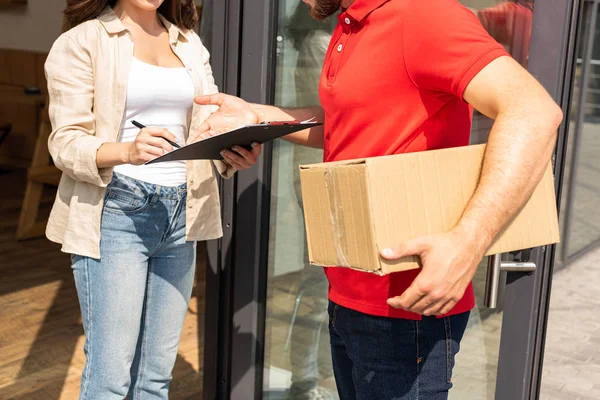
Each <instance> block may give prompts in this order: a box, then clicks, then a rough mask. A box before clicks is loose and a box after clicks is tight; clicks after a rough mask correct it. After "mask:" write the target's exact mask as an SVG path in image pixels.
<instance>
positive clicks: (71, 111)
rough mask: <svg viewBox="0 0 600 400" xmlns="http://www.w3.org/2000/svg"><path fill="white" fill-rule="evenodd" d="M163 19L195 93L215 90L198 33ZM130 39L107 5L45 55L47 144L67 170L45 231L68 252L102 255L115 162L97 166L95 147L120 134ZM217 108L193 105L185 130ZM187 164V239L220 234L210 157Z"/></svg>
mask: <svg viewBox="0 0 600 400" xmlns="http://www.w3.org/2000/svg"><path fill="white" fill-rule="evenodd" d="M161 19H162V20H163V23H164V24H165V26H166V27H167V29H168V31H169V39H170V44H171V48H172V49H173V51H174V52H175V54H176V55H177V56H178V57H179V58H180V59H181V61H182V63H183V64H184V66H185V68H186V69H187V70H188V72H189V74H190V76H191V78H192V80H193V82H194V88H195V89H194V90H195V94H196V95H201V94H212V93H216V92H217V91H218V89H217V87H216V86H215V84H214V79H213V76H212V70H211V68H210V64H209V54H208V51H207V50H206V48H205V47H204V46H203V45H202V43H201V41H200V38H199V37H198V35H196V34H195V33H194V32H191V31H183V30H181V29H179V28H178V27H177V26H176V25H174V24H171V23H170V22H168V21H167V20H165V19H164V18H162V17H161ZM133 46H134V44H133V39H132V35H131V33H130V32H129V31H128V30H127V28H126V27H125V26H124V25H123V23H122V22H121V21H120V20H119V18H118V17H117V16H116V15H115V13H114V12H113V11H112V9H111V8H110V7H107V8H106V9H105V10H104V11H103V12H102V14H101V15H100V16H99V17H98V18H96V19H93V20H91V21H87V22H84V23H82V24H81V25H79V26H77V27H75V28H73V29H71V30H70V31H68V32H66V33H64V34H62V35H61V36H60V37H59V38H58V39H57V40H56V42H55V43H54V45H53V46H52V49H51V50H50V54H49V55H48V59H47V61H46V77H47V79H48V93H49V98H50V102H49V113H50V120H51V122H52V134H51V135H50V139H49V141H48V147H49V150H50V154H51V155H52V159H53V160H54V163H55V164H56V166H57V167H58V168H59V169H60V170H61V171H62V172H63V174H62V177H61V180H60V184H59V187H58V193H57V196H56V200H55V203H54V206H53V208H52V213H51V214H50V219H49V221H48V226H47V228H46V235H47V237H48V238H49V239H50V240H52V241H54V242H57V243H62V251H64V252H66V253H71V254H78V255H83V256H88V257H93V258H100V220H101V216H102V208H103V205H104V195H105V192H106V186H107V185H108V184H109V183H110V181H111V179H112V168H102V169H99V168H98V167H97V165H96V152H97V151H98V148H99V147H100V146H101V145H102V144H103V143H105V142H116V141H117V140H118V135H119V131H120V127H121V123H122V120H123V116H124V112H125V101H126V97H127V81H128V74H129V69H130V64H131V61H132V59H133ZM212 111H213V109H212V108H211V107H205V106H203V107H201V106H198V105H194V108H193V112H192V116H191V120H190V121H189V126H188V127H187V128H188V129H186V134H187V132H189V130H191V129H194V127H197V126H198V125H200V124H201V123H202V122H203V121H204V120H205V119H206V118H207V117H208V116H209V115H210V113H211V112H212ZM214 164H215V165H216V167H217V170H218V171H219V173H220V174H221V175H223V176H224V177H226V178H228V177H230V176H231V175H232V174H233V173H234V172H235V170H233V168H231V167H230V166H228V165H227V164H225V163H223V162H220V161H215V163H214ZM187 167H188V168H187V184H188V196H187V209H186V234H187V240H209V239H216V238H219V237H221V236H222V234H223V228H222V225H221V207H220V204H219V194H218V188H217V180H216V177H215V174H214V170H213V164H212V163H211V162H210V161H188V164H187Z"/></svg>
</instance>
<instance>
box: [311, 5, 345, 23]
mask: <svg viewBox="0 0 600 400" xmlns="http://www.w3.org/2000/svg"><path fill="white" fill-rule="evenodd" d="M302 1H304V2H305V3H306V0H302ZM317 1H318V0H317ZM307 4H308V3H307ZM340 7H341V4H340V2H337V3H336V4H330V5H327V6H323V5H318V4H317V5H315V6H310V16H311V17H313V18H314V19H316V20H318V21H323V20H324V19H327V18H328V17H330V16H332V15H333V14H335V13H336V12H338V11H339V9H340Z"/></svg>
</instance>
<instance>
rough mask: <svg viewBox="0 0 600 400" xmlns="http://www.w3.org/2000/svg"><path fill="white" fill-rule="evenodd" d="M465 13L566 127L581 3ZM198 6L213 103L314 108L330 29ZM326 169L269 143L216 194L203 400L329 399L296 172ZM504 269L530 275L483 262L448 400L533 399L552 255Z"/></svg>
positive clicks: (491, 5) (265, 0)
mask: <svg viewBox="0 0 600 400" xmlns="http://www.w3.org/2000/svg"><path fill="white" fill-rule="evenodd" d="M462 2H463V4H464V5H465V6H467V7H469V8H470V9H471V10H472V11H473V12H474V13H475V14H476V15H477V16H478V17H479V19H480V21H481V22H482V24H483V25H484V26H485V27H486V29H488V31H489V32H490V34H491V35H492V36H494V37H495V38H496V39H497V40H498V41H499V42H500V43H502V44H503V45H504V46H505V47H506V48H507V50H508V51H509V52H510V54H511V55H512V56H513V57H514V58H515V59H516V60H517V61H518V62H520V63H521V64H522V65H523V66H526V67H527V68H528V69H529V71H530V72H531V73H532V74H533V75H534V76H535V77H536V78H537V79H538V80H539V81H540V82H541V83H542V84H543V85H544V87H545V88H546V89H547V90H548V91H549V93H550V94H551V95H552V96H553V98H554V99H556V100H557V102H558V103H559V104H561V105H563V111H564V113H565V120H567V121H568V120H569V107H568V104H570V96H571V87H570V84H571V82H572V80H571V76H572V75H573V73H574V70H575V68H574V66H575V54H574V51H573V49H574V48H575V43H574V38H575V37H576V33H577V24H576V21H577V17H578V15H579V3H580V2H578V1H575V2H574V1H572V0H544V1H539V0H538V1H536V2H535V4H534V3H533V2H531V1H526V0H511V1H500V0H462ZM595 2H596V0H594V3H595ZM205 6H206V7H205V11H204V13H205V15H206V13H210V15H212V16H213V25H212V27H213V29H212V30H211V32H210V33H211V35H209V36H212V37H211V39H210V41H211V45H212V46H211V49H212V66H213V70H214V72H215V76H216V77H217V81H218V82H219V85H220V88H221V90H222V91H224V92H226V93H230V94H235V95H238V96H241V97H242V98H244V99H246V100H248V101H253V102H260V103H275V104H278V105H284V106H300V105H310V104H316V103H318V96H317V81H318V76H319V74H320V64H321V62H322V59H323V57H324V54H323V53H324V49H325V48H326V46H327V42H328V40H329V36H330V35H331V32H332V29H333V26H334V24H335V23H336V21H335V20H330V21H324V22H322V23H317V22H315V21H312V20H311V19H310V18H308V10H307V9H306V6H305V4H304V3H303V2H301V1H300V0H279V1H272V0H255V1H254V0H253V1H248V0H223V1H214V0H213V1H206V2H205ZM208 6H210V7H208ZM584 64H585V62H584ZM590 93H591V92H590ZM490 127H491V121H489V120H488V119H486V118H484V117H482V116H481V115H479V114H475V115H474V119H473V129H472V135H471V139H472V142H473V143H482V142H485V141H486V138H487V135H488V132H489V129H490ZM566 128H567V124H564V125H563V126H562V127H561V130H560V132H559V133H560V135H559V141H558V144H557V151H556V154H555V155H556V158H555V178H556V179H555V180H556V189H557V194H558V196H557V198H559V199H560V198H561V192H560V188H561V181H562V171H563V169H564V167H563V166H564V164H565V163H564V157H563V155H564V154H565V152H566V151H565V149H566V147H567V146H566V145H567V140H566ZM321 157H322V154H321V152H319V151H315V150H307V149H303V148H301V147H297V146H293V145H290V144H289V143H287V142H283V141H276V142H274V143H273V144H268V145H266V146H265V150H264V156H263V157H261V159H260V160H259V162H258V164H257V166H256V167H254V168H252V169H250V170H246V171H241V172H240V173H238V174H236V176H235V177H234V178H233V179H230V180H227V181H222V182H221V195H222V207H223V226H224V231H225V234H224V237H223V238H222V239H221V240H219V241H213V242H211V243H209V246H208V254H209V257H208V268H207V300H206V329H205V338H206V345H205V354H204V366H205V373H204V378H205V379H204V398H205V399H207V400H209V399H210V400H213V399H215V398H217V399H234V400H237V399H240V400H248V399H263V398H264V399H284V398H285V399H294V398H296V399H301V398H307V399H310V398H325V399H327V398H333V399H335V398H336V394H335V382H334V379H333V373H332V367H331V362H330V356H329V345H328V342H329V341H328V332H327V326H326V322H327V321H326V315H325V307H326V304H327V282H326V280H325V277H324V275H323V271H322V270H321V269H320V268H317V267H313V266H310V265H308V263H307V257H306V250H305V238H304V226H303V218H302V204H301V201H300V197H299V185H298V176H297V172H296V171H297V166H298V165H299V164H305V163H311V162H318V161H320V160H321ZM574 214H575V213H574ZM570 243H575V240H574V239H573V241H572V242H571V241H570ZM570 246H571V244H569V247H570ZM502 259H503V260H505V261H515V260H516V261H517V262H531V263H534V264H535V265H536V267H537V268H536V270H535V271H533V272H523V271H521V272H518V271H511V272H503V273H502V274H500V275H499V276H497V275H495V274H491V273H489V271H493V270H490V269H489V268H488V265H487V264H488V260H484V261H483V262H482V265H481V267H480V269H479V271H478V273H477V275H476V276H475V279H474V281H475V291H476V295H477V307H476V308H475V309H474V310H473V312H472V314H471V319H470V321H469V326H468V330H467V333H466V335H465V337H464V339H463V342H462V349H461V352H460V353H459V354H458V356H457V366H456V369H455V372H454V378H453V382H454V389H453V390H452V391H451V398H452V399H457V400H458V399H461V400H463V399H466V400H469V399H477V400H480V399H498V400H526V399H537V398H538V397H539V382H540V378H541V360H542V355H543V348H544V337H545V336H544V335H545V328H546V321H547V311H548V304H549V287H550V282H551V278H552V267H553V265H554V246H548V247H544V248H535V249H528V250H526V251H522V252H518V253H514V254H505V255H503V256H502ZM496 261H500V260H499V259H497V260H496ZM495 265H498V266H501V264H499V263H496V264H495ZM487 281H490V283H491V282H494V283H498V282H497V281H499V283H500V284H499V285H498V286H493V287H494V289H497V290H494V292H495V293H497V294H498V299H497V300H498V301H497V304H496V307H495V308H490V307H486V306H485V305H486V304H488V305H490V303H494V301H493V300H494V297H492V296H490V293H492V291H491V288H492V285H488V284H487V283H486V282H487ZM303 396H306V397H303Z"/></svg>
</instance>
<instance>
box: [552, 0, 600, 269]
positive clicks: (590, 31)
mask: <svg viewBox="0 0 600 400" xmlns="http://www.w3.org/2000/svg"><path fill="white" fill-rule="evenodd" d="M585 2H587V3H590V11H589V13H588V15H586V21H585V22H582V21H583V3H585ZM599 4H600V0H584V1H583V2H582V3H581V7H580V8H581V10H582V12H581V13H580V16H579V26H581V27H582V29H583V27H587V30H586V31H585V32H582V33H583V34H582V39H581V40H582V42H583V43H582V44H583V51H582V53H583V59H582V60H581V90H580V91H579V93H578V96H577V98H578V100H577V104H578V108H577V115H576V118H575V126H574V129H573V132H572V134H573V135H574V137H573V149H572V151H573V156H572V157H571V162H570V169H569V180H568V187H567V188H566V189H567V192H566V199H565V202H566V210H565V216H564V220H565V226H564V229H563V235H562V243H561V261H562V263H563V265H567V264H569V263H571V262H573V261H574V260H576V259H577V258H579V257H581V256H583V255H585V254H586V253H587V252H589V251H590V250H592V249H594V248H597V247H598V246H600V239H598V240H595V241H594V242H592V243H589V244H588V245H586V246H585V247H583V248H582V249H579V250H577V251H576V252H575V253H573V254H569V251H568V247H569V242H570V236H571V227H572V220H573V210H574V206H575V185H576V180H577V179H576V178H577V171H578V167H579V154H580V151H581V138H582V132H581V129H582V127H583V123H584V120H585V100H586V99H587V96H588V80H589V73H588V68H589V66H590V61H591V60H592V52H593V49H594V39H595V36H596V35H595V33H596V27H597V24H598V21H597V14H598V6H599Z"/></svg>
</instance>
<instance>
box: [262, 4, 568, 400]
mask: <svg viewBox="0 0 600 400" xmlns="http://www.w3.org/2000/svg"><path fill="white" fill-rule="evenodd" d="M461 2H462V3H463V4H464V5H465V6H467V7H468V8H469V9H471V10H472V11H473V13H475V14H476V15H477V16H478V18H479V19H480V21H481V23H482V25H483V26H484V27H485V29H486V30H487V31H488V32H489V33H490V35H491V36H492V37H494V38H495V39H496V40H497V41H498V42H499V43H501V44H502V45H503V46H505V48H506V49H507V50H508V52H509V53H510V54H511V55H512V56H513V57H514V58H515V60H517V61H518V62H519V63H520V64H521V65H523V66H524V67H525V68H528V67H530V63H531V61H532V59H531V57H530V43H531V39H532V26H534V23H535V21H538V22H540V21H541V20H540V19H539V18H537V19H536V18H534V15H535V14H537V13H538V9H537V7H538V4H537V3H538V2H536V4H534V2H533V1H527V0H524V1H501V0H461ZM555 3H557V4H554V6H555V7H557V5H558V7H559V8H558V9H555V10H554V18H555V19H560V18H567V14H568V13H569V12H570V8H569V7H568V6H565V4H566V3H567V2H555ZM561 6H562V7H563V8H564V7H566V9H565V10H560V7H561ZM540 7H543V11H542V12H543V13H544V14H550V13H552V12H553V11H552V10H550V9H549V8H547V7H544V6H540ZM558 10H560V11H558ZM568 17H569V18H570V15H568ZM276 20H277V26H276V28H275V29H273V31H272V35H273V37H274V40H275V42H276V47H275V49H274V51H275V53H276V54H275V66H276V67H275V73H274V79H275V84H274V88H273V90H274V93H273V96H274V102H275V104H276V105H280V106H285V107H298V106H306V105H314V104H318V102H319V99H318V93H317V92H318V82H319V76H320V72H321V65H322V62H323V58H324V56H325V51H326V49H327V45H328V42H329V38H330V36H331V33H332V30H333V28H334V26H335V23H336V22H337V18H335V17H334V18H331V19H330V20H326V21H321V22H318V21H315V20H313V19H312V18H311V17H310V16H309V15H308V6H307V5H306V4H305V3H304V2H302V1H301V0H280V1H279V6H278V9H277V18H276ZM569 21H570V20H569ZM540 29H541V28H540ZM545 34H546V33H544V35H545ZM564 34H565V31H563V30H562V29H560V32H554V36H555V37H557V36H560V35H564ZM538 36H543V35H542V34H538ZM547 39H548V37H546V40H547ZM538 43H540V45H544V44H545V42H544V41H543V40H541V41H538ZM565 46H566V44H565ZM565 49H566V47H565ZM557 68H558V67H557ZM491 126H492V121H490V120H489V119H487V118H486V117H484V116H483V115H481V114H479V113H477V112H476V113H475V115H474V118H473V127H472V135H471V141H472V143H484V142H485V141H486V140H487V136H488V133H489V131H490V128H491ZM321 158H322V151H318V150H313V149H306V148H303V147H301V146H297V145H293V144H290V143H288V142H284V141H278V142H276V143H274V145H273V149H272V161H271V172H272V175H271V182H270V224H269V235H268V236H269V240H268V266H267V268H268V273H267V279H268V280H267V296H266V316H265V342H264V370H263V371H264V375H263V388H262V390H263V392H262V393H263V394H262V395H263V398H264V399H312V398H319V399H321V398H324V399H330V398H331V399H337V398H338V397H337V395H336V391H335V382H334V378H333V372H332V366H331V361H330V355H329V334H328V332H327V314H326V309H327V287H328V286H327V280H326V278H325V275H324V273H323V271H322V269H321V268H318V267H314V266H311V265H309V263H308V258H307V251H306V240H305V237H304V223H303V213H302V202H301V197H300V186H299V177H298V165H300V164H308V163H313V162H320V161H322V160H321ZM546 250H551V248H550V247H549V248H548V249H534V250H533V251H531V250H528V251H525V252H518V253H514V254H505V255H503V257H502V258H503V259H504V260H508V261H534V262H535V261H537V263H538V264H539V265H538V271H537V272H536V273H537V274H540V275H541V274H542V272H541V271H540V270H541V269H542V268H544V265H546V268H548V267H549V265H550V264H549V263H551V260H550V259H549V258H548V257H547V255H549V254H550V253H551V251H549V252H548V254H547V255H544V254H546ZM488 262H489V260H488V259H487V258H486V259H484V260H483V262H482V265H481V266H480V268H479V270H478V272H477V274H476V276H475V278H474V286H475V292H476V296H477V306H476V307H475V309H474V310H473V311H472V313H471V316H470V320H469V324H468V329H467V332H466V334H465V336H464V339H463V342H462V344H461V352H460V353H459V354H458V356H457V364H456V367H455V372H454V377H453V383H454V388H453V389H452V391H451V396H450V398H451V399H456V400H459V399H460V400H468V399H474V400H475V399H477V400H480V399H494V398H507V399H508V398H510V399H515V398H517V397H509V395H508V393H510V390H508V389H506V388H500V389H498V390H497V387H496V386H497V382H505V380H507V379H511V378H512V377H511V376H510V374H501V375H502V376H501V377H499V371H498V368H499V367H498V366H499V360H500V359H501V358H502V357H501V349H503V350H504V351H507V352H508V351H509V350H506V349H507V348H508V347H507V346H509V344H510V342H511V340H512V339H511V336H510V335H509V334H506V333H504V334H503V327H504V326H507V324H508V326H510V327H511V328H512V325H513V324H516V323H517V322H516V317H513V315H515V313H511V314H510V316H511V317H510V318H511V321H508V322H507V317H506V316H505V315H504V310H505V307H507V306H508V307H518V305H515V304H514V302H511V303H510V304H508V305H507V304H506V301H505V290H504V288H505V284H504V282H506V280H507V273H506V272H502V273H501V275H500V282H501V285H500V287H499V298H498V303H497V305H496V307H495V308H490V307H486V305H485V303H486V301H485V299H486V281H487V280H488V268H487V267H488ZM509 274H511V275H510V276H509V279H508V281H509V282H510V283H514V282H517V281H519V280H520V278H525V279H528V277H527V276H526V274H524V273H519V272H512V273H509ZM529 279H531V275H529ZM534 281H535V282H534ZM523 282H524V281H521V283H520V285H523V284H524V283H523ZM525 285H531V287H533V286H534V285H535V290H537V291H539V293H541V290H542V287H541V285H547V283H545V284H542V283H541V281H538V280H535V279H533V280H531V282H529V283H526V284H525ZM516 287H517V285H515V286H514V288H513V291H514V290H516ZM487 290H490V288H489V287H487ZM488 301H489V298H488ZM534 303H536V304H537V306H539V298H538V297H536V299H535V302H534ZM488 305H489V304H488ZM529 306H530V305H529V304H523V307H529ZM531 307H533V303H531ZM524 318H527V317H524ZM530 328H531V329H534V327H533V325H527V326H526V327H523V329H530ZM504 331H505V332H506V329H505V330H504ZM502 340H504V341H505V343H504V345H503V346H502V347H501V341H502ZM522 346H525V347H527V346H529V344H522ZM515 349H518V347H515ZM516 351H518V350H516ZM509 358H510V357H509ZM509 358H506V357H505V358H503V359H504V361H503V362H504V364H506V362H508V359H509ZM515 359H516V358H515ZM529 361H531V360H529ZM522 363H523V364H525V363H526V360H525V359H523V361H522ZM503 367H504V368H506V367H507V366H506V365H504V366H503ZM522 369H523V371H525V370H527V371H529V373H531V370H530V368H529V367H527V368H526V367H525V366H524V365H523V368H522ZM519 385H520V383H519ZM528 387H529V386H528ZM521 389H522V388H521ZM515 390H517V389H515ZM524 390H525V389H522V390H521V392H524ZM318 396H321V397H318ZM505 396H506V397H505ZM523 396H525V395H523ZM523 398H527V397H523Z"/></svg>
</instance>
